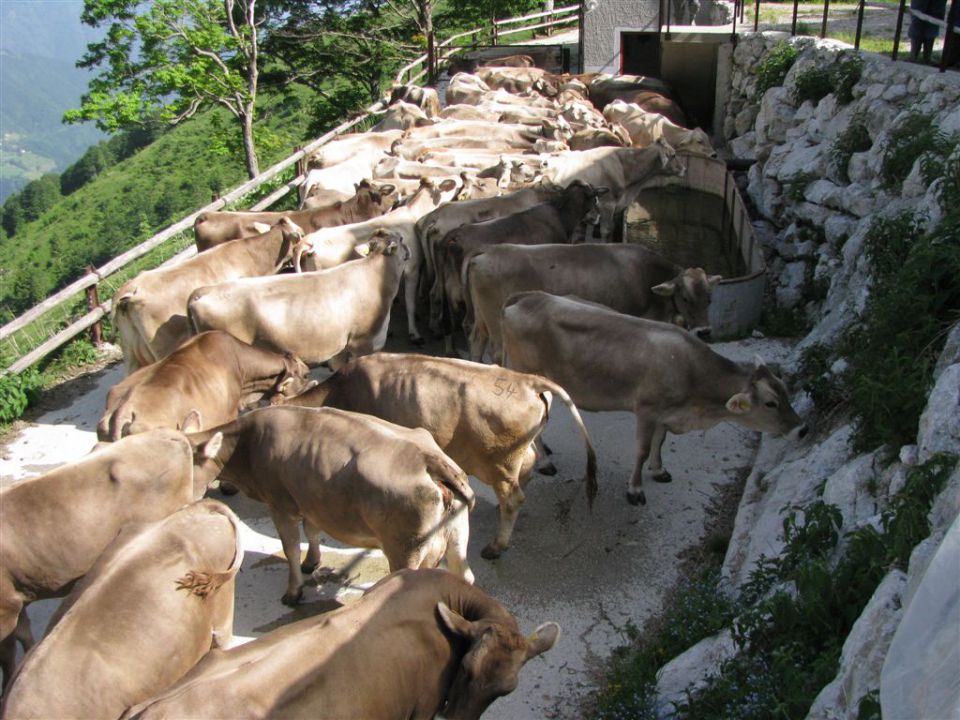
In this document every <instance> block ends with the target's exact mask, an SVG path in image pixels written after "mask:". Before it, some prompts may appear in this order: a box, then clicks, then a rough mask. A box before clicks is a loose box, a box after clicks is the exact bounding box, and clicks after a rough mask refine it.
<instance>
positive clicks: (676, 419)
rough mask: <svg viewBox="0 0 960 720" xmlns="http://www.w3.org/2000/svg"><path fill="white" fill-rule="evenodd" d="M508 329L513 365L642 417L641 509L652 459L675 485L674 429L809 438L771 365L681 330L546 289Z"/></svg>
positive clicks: (632, 488)
mask: <svg viewBox="0 0 960 720" xmlns="http://www.w3.org/2000/svg"><path fill="white" fill-rule="evenodd" d="M501 323H502V331H503V348H504V352H505V353H506V355H507V358H508V359H509V362H510V364H511V366H513V367H514V368H516V369H517V370H521V371H524V372H536V373H542V374H543V375H546V376H547V377H549V378H550V379H552V380H554V381H555V382H557V383H558V384H560V385H562V386H563V387H564V388H565V389H566V390H567V392H569V393H570V396H571V397H572V398H573V399H574V401H575V402H576V403H577V405H578V406H579V407H581V408H585V409H587V410H627V411H632V412H633V413H634V414H635V415H636V417H637V462H636V465H635V466H634V470H633V476H632V477H631V478H630V483H629V485H628V486H627V499H628V500H629V501H630V502H631V503H632V504H634V505H636V504H638V503H644V502H646V498H645V497H644V494H643V489H642V486H641V470H642V468H643V463H644V461H645V460H646V459H647V458H648V457H649V458H650V465H649V471H650V473H651V476H652V479H653V480H655V481H656V482H669V481H670V479H671V478H670V474H669V473H668V472H667V471H666V470H665V469H664V468H663V462H662V460H661V455H660V452H661V447H662V445H663V441H664V438H666V435H667V431H670V432H672V433H685V432H689V431H691V430H706V429H708V428H711V427H713V426H714V425H716V424H717V423H719V422H722V421H724V420H728V421H730V422H735V423H737V424H738V425H742V426H744V427H746V428H749V429H751V430H759V431H762V432H773V433H778V434H780V433H786V432H789V431H790V430H792V429H794V428H797V427H800V430H799V435H800V436H801V437H802V436H803V435H805V434H806V428H805V427H802V425H803V421H802V420H801V419H800V418H799V417H798V416H797V414H796V412H794V410H793V408H792V407H791V406H790V399H789V398H788V397H787V391H786V388H785V387H784V384H783V383H782V382H781V381H780V379H779V378H777V377H776V376H775V375H774V374H773V373H772V372H770V370H768V369H767V367H766V366H765V365H763V364H762V363H761V364H758V365H757V366H756V367H750V366H745V365H740V364H738V363H735V362H733V361H732V360H728V359H727V358H725V357H723V356H722V355H719V354H718V353H716V352H714V351H713V350H711V349H710V347H709V346H708V345H707V344H706V343H704V342H703V341H702V340H700V339H698V338H697V337H695V336H694V335H692V334H691V333H688V332H686V331H684V330H682V329H681V328H678V327H677V326H676V325H670V324H667V323H660V322H656V321H653V320H644V319H642V318H635V317H631V316H629V315H623V314H621V313H618V312H614V311H613V310H609V309H607V308H604V307H602V306H600V305H596V304H593V303H585V302H582V301H580V300H577V299H574V298H570V297H558V296H556V295H549V294H547V293H544V292H539V291H535V292H526V293H518V294H517V295H514V296H512V297H511V298H509V299H508V300H507V302H506V305H505V306H504V308H503V315H502V318H501Z"/></svg>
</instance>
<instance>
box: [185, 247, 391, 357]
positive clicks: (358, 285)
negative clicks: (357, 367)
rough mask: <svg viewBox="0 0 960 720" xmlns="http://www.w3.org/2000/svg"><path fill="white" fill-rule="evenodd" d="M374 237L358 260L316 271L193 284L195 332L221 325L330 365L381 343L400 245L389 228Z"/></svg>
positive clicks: (269, 346) (262, 344)
mask: <svg viewBox="0 0 960 720" xmlns="http://www.w3.org/2000/svg"><path fill="white" fill-rule="evenodd" d="M381 233H382V234H378V235H374V237H373V238H372V239H371V240H370V242H369V243H368V245H367V247H368V250H367V252H368V253H369V254H368V255H367V256H366V257H364V258H361V259H360V260H353V261H351V262H347V263H344V264H343V265H338V266H336V267H333V268H330V269H329V270H321V271H319V272H306V273H297V274H295V275H275V276H273V277H264V278H245V279H242V280H234V281H232V282H226V283H220V284H219V285H212V286H208V287H201V288H197V289H196V290H194V291H193V293H192V294H191V295H190V299H189V300H188V301H187V315H188V316H189V318H190V324H191V327H192V328H193V329H194V332H202V331H204V330H223V331H225V332H228V333H230V334H231V335H233V336H234V337H235V338H237V339H239V340H241V341H243V342H246V343H250V344H251V345H255V346H257V347H260V348H264V349H266V350H272V351H274V352H293V353H295V354H296V355H297V356H298V357H300V358H302V359H303V361H304V362H305V363H307V364H308V365H311V366H314V367H315V366H317V365H320V364H321V363H324V362H329V364H330V367H332V368H334V369H336V368H338V367H340V366H341V365H342V364H343V363H345V362H346V361H347V360H349V359H350V358H351V357H358V356H360V355H367V354H369V353H372V352H374V351H376V350H379V349H380V348H382V347H383V344H384V342H386V339H387V329H388V325H389V324H390V308H391V306H392V304H393V299H394V297H396V295H397V290H399V288H400V276H401V275H402V274H403V266H404V263H405V262H406V255H407V252H406V249H405V248H404V247H403V244H402V242H401V241H400V238H399V235H397V234H396V233H389V234H388V233H387V232H384V231H381Z"/></svg>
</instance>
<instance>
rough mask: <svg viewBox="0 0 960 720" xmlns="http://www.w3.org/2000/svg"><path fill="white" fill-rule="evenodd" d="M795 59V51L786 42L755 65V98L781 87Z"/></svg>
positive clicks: (773, 49)
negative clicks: (771, 89)
mask: <svg viewBox="0 0 960 720" xmlns="http://www.w3.org/2000/svg"><path fill="white" fill-rule="evenodd" d="M796 59H797V49H796V48H795V47H794V46H793V45H791V44H790V43H788V42H781V43H778V44H777V45H775V46H774V47H773V48H771V50H770V52H769V53H767V56H766V57H765V58H764V59H763V60H761V61H760V62H758V63H757V68H756V75H757V97H758V98H760V97H763V94H764V93H765V92H767V90H769V89H770V88H774V87H779V86H780V85H783V81H784V78H786V77H787V72H788V71H789V70H790V68H791V67H793V63H794V62H795V61H796Z"/></svg>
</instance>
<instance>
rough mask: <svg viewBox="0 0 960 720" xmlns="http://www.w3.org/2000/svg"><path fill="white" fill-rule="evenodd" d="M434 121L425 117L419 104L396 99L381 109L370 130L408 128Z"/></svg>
mask: <svg viewBox="0 0 960 720" xmlns="http://www.w3.org/2000/svg"><path fill="white" fill-rule="evenodd" d="M434 122H435V120H434V119H433V118H431V117H427V114H426V113H425V112H424V111H423V110H422V109H420V107H419V106H417V105H414V104H413V103H408V102H404V101H403V100H398V101H397V102H395V103H391V104H390V107H388V108H387V109H386V110H384V111H383V113H382V117H381V118H380V121H379V122H377V124H376V125H374V126H373V127H372V128H370V132H383V131H384V130H409V129H410V128H413V127H421V126H423V125H432V124H433V123H434Z"/></svg>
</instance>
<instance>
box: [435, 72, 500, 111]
mask: <svg viewBox="0 0 960 720" xmlns="http://www.w3.org/2000/svg"><path fill="white" fill-rule="evenodd" d="M488 92H490V86H489V85H487V84H486V83H485V82H484V81H483V80H481V79H480V78H479V77H477V76H476V75H471V74H470V73H464V72H458V73H456V74H455V75H454V76H453V77H452V78H450V82H449V83H448V84H447V91H446V93H445V95H446V101H447V105H448V106H449V105H459V104H464V105H476V104H477V103H478V102H479V101H480V98H481V97H482V96H483V94H484V93H488Z"/></svg>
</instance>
